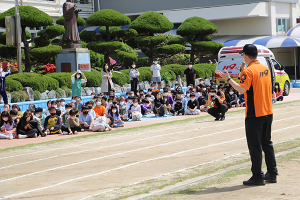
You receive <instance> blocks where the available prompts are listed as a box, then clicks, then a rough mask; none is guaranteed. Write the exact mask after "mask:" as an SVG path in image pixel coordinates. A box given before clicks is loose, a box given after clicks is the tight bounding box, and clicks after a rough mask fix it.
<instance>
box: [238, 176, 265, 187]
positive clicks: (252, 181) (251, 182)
mask: <svg viewBox="0 0 300 200" xmlns="http://www.w3.org/2000/svg"><path fill="white" fill-rule="evenodd" d="M243 184H244V185H248V186H251V185H265V184H266V183H265V181H264V179H263V178H261V179H255V178H253V177H251V178H250V179H249V180H248V181H244V182H243Z"/></svg>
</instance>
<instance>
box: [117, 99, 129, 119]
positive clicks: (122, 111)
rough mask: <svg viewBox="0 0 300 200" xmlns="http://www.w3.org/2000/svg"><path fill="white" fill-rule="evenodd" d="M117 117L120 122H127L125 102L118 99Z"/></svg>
mask: <svg viewBox="0 0 300 200" xmlns="http://www.w3.org/2000/svg"><path fill="white" fill-rule="evenodd" d="M119 115H120V117H121V120H122V121H125V122H126V121H128V110H127V107H126V105H125V100H124V99H122V98H120V105H119Z"/></svg>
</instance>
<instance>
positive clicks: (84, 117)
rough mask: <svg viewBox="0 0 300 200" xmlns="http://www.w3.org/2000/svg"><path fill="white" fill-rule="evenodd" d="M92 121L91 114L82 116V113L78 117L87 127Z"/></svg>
mask: <svg viewBox="0 0 300 200" xmlns="http://www.w3.org/2000/svg"><path fill="white" fill-rule="evenodd" d="M92 119H93V116H92V115H91V114H87V116H84V115H83V113H81V114H80V115H79V121H80V122H86V123H87V124H88V125H91V121H92Z"/></svg>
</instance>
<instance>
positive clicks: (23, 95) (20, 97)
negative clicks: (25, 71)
mask: <svg viewBox="0 0 300 200" xmlns="http://www.w3.org/2000/svg"><path fill="white" fill-rule="evenodd" d="M24 101H29V95H28V94H27V92H25V91H14V92H12V93H11V102H12V103H17V102H24Z"/></svg>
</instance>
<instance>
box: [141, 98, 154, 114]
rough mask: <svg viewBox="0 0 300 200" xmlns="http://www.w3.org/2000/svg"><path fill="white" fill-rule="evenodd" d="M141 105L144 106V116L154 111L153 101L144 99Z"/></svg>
mask: <svg viewBox="0 0 300 200" xmlns="http://www.w3.org/2000/svg"><path fill="white" fill-rule="evenodd" d="M141 107H142V109H141V110H142V115H143V116H146V115H148V114H149V113H151V111H152V107H151V103H149V101H148V100H146V99H143V100H142V105H141Z"/></svg>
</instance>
